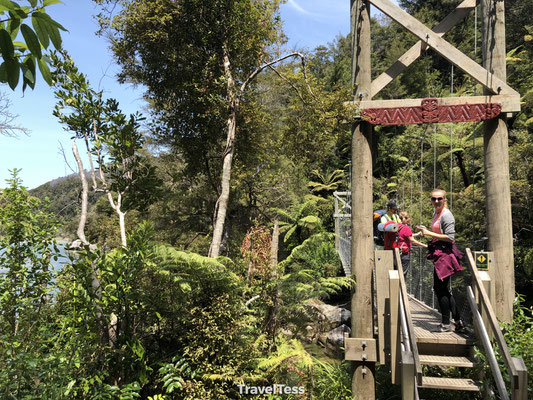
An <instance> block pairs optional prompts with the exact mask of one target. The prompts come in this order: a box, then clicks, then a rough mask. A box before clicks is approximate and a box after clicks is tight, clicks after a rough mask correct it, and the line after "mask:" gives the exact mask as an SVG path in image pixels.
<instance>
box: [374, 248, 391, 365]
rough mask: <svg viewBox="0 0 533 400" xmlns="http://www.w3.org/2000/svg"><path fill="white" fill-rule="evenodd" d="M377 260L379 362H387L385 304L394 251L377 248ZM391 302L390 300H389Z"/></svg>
mask: <svg viewBox="0 0 533 400" xmlns="http://www.w3.org/2000/svg"><path fill="white" fill-rule="evenodd" d="M374 254H375V255H374V259H375V260H376V267H375V270H374V271H375V281H376V285H375V287H376V296H375V298H376V302H377V313H378V364H381V365H383V364H386V361H385V360H386V357H385V353H386V352H388V349H387V347H389V346H390V344H388V343H387V342H388V338H387V335H386V329H385V324H386V320H387V318H386V311H385V305H386V302H387V300H388V299H389V279H390V277H389V270H391V269H394V263H393V261H392V260H393V259H392V251H390V250H376V251H375V252H374ZM389 304H390V301H389Z"/></svg>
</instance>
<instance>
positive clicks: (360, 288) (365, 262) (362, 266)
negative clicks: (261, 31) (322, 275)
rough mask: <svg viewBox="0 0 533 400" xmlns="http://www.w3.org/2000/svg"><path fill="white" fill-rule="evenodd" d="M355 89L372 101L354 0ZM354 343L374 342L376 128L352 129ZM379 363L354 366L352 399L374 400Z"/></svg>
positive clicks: (366, 21)
mask: <svg viewBox="0 0 533 400" xmlns="http://www.w3.org/2000/svg"><path fill="white" fill-rule="evenodd" d="M351 27H352V50H353V56H352V83H353V88H354V89H353V96H354V100H370V84H371V76H370V3H369V2H368V1H366V0H351ZM351 247H352V257H351V265H352V276H354V278H355V281H356V283H355V286H354V288H353V291H352V300H351V306H352V307H351V308H352V337H354V338H371V337H373V336H374V329H373V315H372V301H373V298H372V297H373V296H372V270H373V266H374V263H373V257H374V244H373V232H372V128H371V126H370V124H368V123H367V122H364V121H358V122H356V123H355V124H354V125H353V136H352V243H351ZM374 375H375V362H372V361H354V362H353V377H352V396H354V397H357V400H374V399H375V377H374Z"/></svg>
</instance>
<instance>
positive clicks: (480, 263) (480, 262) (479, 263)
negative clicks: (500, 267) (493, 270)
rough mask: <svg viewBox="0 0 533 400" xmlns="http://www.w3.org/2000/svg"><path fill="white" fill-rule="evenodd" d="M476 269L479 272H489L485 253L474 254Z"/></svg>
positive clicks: (487, 257) (487, 255)
mask: <svg viewBox="0 0 533 400" xmlns="http://www.w3.org/2000/svg"><path fill="white" fill-rule="evenodd" d="M474 258H475V260H476V267H477V269H479V270H480V271H488V270H489V254H488V253H485V252H480V251H479V252H476V253H475V257H474Z"/></svg>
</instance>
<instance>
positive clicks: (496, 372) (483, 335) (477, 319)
mask: <svg viewBox="0 0 533 400" xmlns="http://www.w3.org/2000/svg"><path fill="white" fill-rule="evenodd" d="M466 291H467V299H468V304H469V305H470V309H471V310H472V316H473V317H474V326H475V327H476V330H477V334H478V335H479V336H480V338H479V339H480V341H481V344H482V345H483V348H484V349H485V353H486V354H487V358H488V360H489V365H490V368H491V370H492V376H493V377H494V381H495V383H496V387H497V388H498V393H499V394H500V397H501V398H502V399H503V400H509V395H508V394H507V389H506V388H505V382H504V380H503V377H502V373H501V371H500V368H499V366H498V361H497V360H496V356H495V355H494V350H493V348H492V345H491V343H490V338H489V333H488V332H487V328H486V326H485V324H484V323H483V319H482V318H481V314H480V313H479V310H478V306H477V305H476V300H475V298H474V293H473V292H472V288H471V287H470V286H468V287H467V288H466Z"/></svg>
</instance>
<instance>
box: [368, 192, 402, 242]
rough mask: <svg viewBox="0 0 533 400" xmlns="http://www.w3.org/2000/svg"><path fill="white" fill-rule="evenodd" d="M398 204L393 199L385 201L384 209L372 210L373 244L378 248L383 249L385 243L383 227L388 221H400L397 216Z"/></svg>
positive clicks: (397, 222) (396, 222) (394, 222)
mask: <svg viewBox="0 0 533 400" xmlns="http://www.w3.org/2000/svg"><path fill="white" fill-rule="evenodd" d="M397 212H398V205H397V204H396V202H395V201H394V200H391V201H389V202H388V203H387V209H386V210H377V211H374V217H373V218H374V244H375V245H376V248H377V249H378V250H383V246H384V245H385V232H384V230H383V227H384V226H385V224H387V223H388V222H391V223H393V224H399V223H400V217H398V214H396V213H397Z"/></svg>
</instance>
